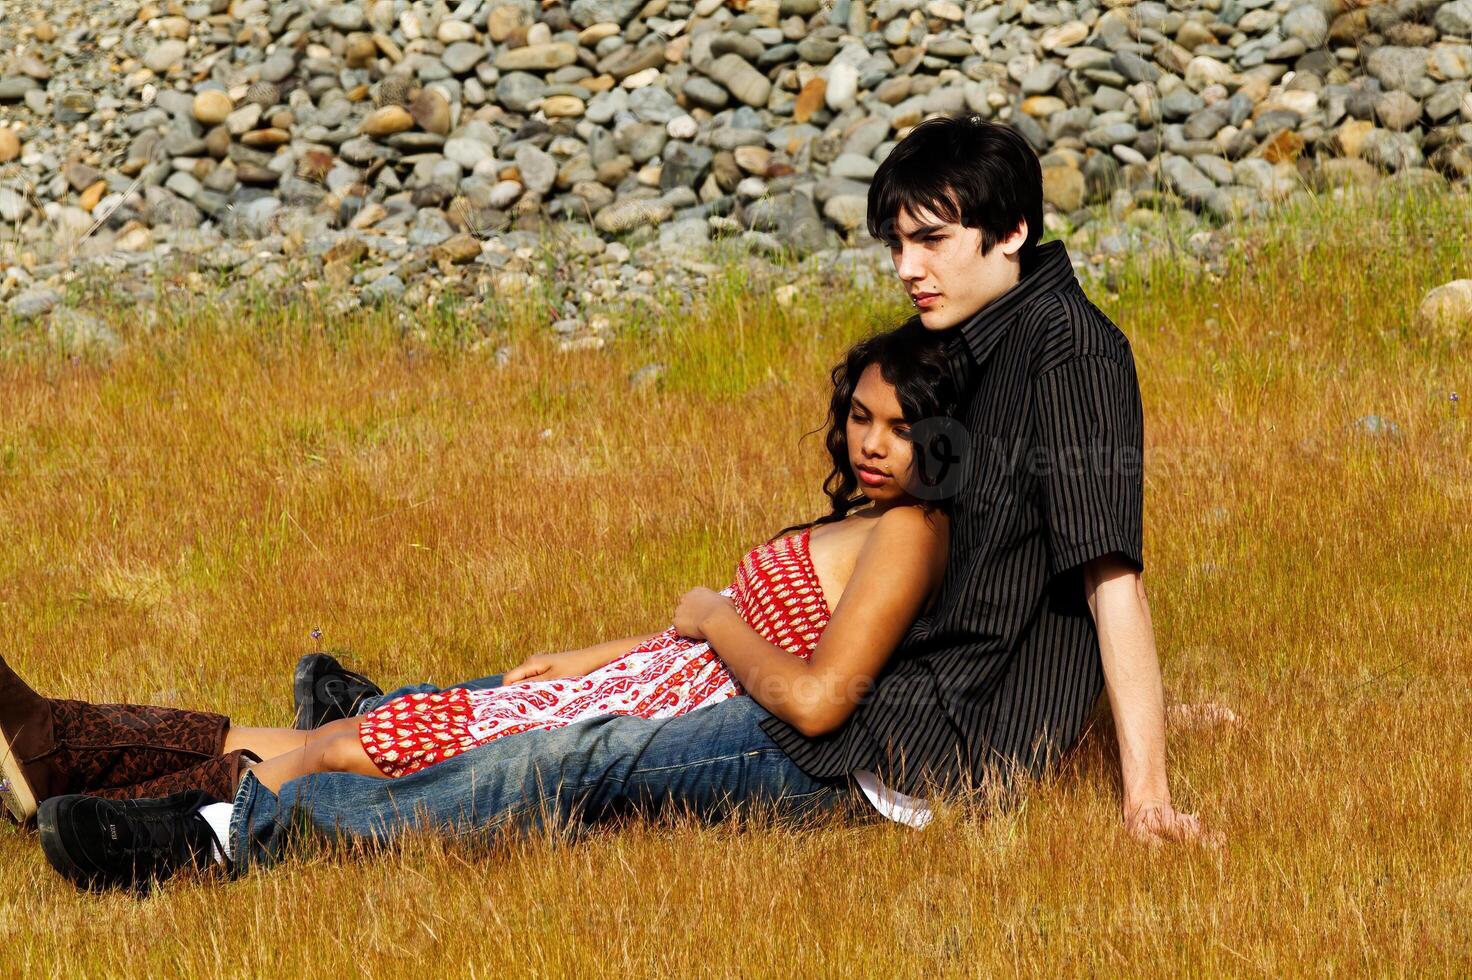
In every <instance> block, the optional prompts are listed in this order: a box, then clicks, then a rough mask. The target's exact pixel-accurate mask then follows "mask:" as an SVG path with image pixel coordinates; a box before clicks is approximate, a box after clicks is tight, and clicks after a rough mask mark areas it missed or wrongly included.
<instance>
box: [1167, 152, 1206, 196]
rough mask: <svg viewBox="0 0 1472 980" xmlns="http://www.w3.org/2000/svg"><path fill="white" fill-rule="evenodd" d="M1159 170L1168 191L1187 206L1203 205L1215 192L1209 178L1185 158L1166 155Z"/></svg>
mask: <svg viewBox="0 0 1472 980" xmlns="http://www.w3.org/2000/svg"><path fill="white" fill-rule="evenodd" d="M1160 169H1161V172H1162V173H1163V174H1164V175H1165V180H1166V183H1167V184H1169V185H1170V189H1171V190H1173V191H1175V192H1176V193H1177V194H1178V195H1180V197H1181V199H1182V200H1184V201H1186V202H1187V203H1189V204H1195V205H1202V204H1205V203H1206V200H1207V198H1208V197H1210V195H1211V193H1212V192H1213V191H1215V190H1216V184H1215V183H1213V182H1212V180H1211V178H1210V177H1208V176H1206V174H1204V173H1202V172H1201V171H1200V170H1198V169H1197V168H1196V166H1195V165H1194V164H1193V163H1191V161H1190V160H1187V159H1186V158H1185V157H1178V156H1170V155H1167V156H1165V157H1163V158H1162V160H1161V168H1160Z"/></svg>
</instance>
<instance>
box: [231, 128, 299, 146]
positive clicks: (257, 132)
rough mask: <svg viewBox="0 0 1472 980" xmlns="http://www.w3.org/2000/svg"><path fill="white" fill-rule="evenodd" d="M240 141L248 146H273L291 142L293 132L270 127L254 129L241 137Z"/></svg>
mask: <svg viewBox="0 0 1472 980" xmlns="http://www.w3.org/2000/svg"><path fill="white" fill-rule="evenodd" d="M240 142H241V143H243V144H245V145H246V146H254V147H257V148H262V147H264V148H271V147H276V146H281V145H283V144H285V143H290V142H291V134H290V133H288V132H287V131H286V130H284V129H276V128H274V127H268V128H266V129H253V130H251V131H250V132H248V133H245V134H243V135H242V136H241V137H240Z"/></svg>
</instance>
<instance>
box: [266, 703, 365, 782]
mask: <svg viewBox="0 0 1472 980" xmlns="http://www.w3.org/2000/svg"><path fill="white" fill-rule="evenodd" d="M358 724H359V722H358V719H356V718H344V719H342V720H341V721H336V722H333V723H332V724H331V725H324V726H323V727H322V728H319V729H317V730H316V731H314V732H311V733H310V734H311V736H313V737H311V738H309V739H308V740H307V742H306V744H305V745H303V746H301V747H300V748H298V749H295V750H293V751H291V752H287V753H285V754H284V755H278V756H276V757H275V758H271V759H267V760H266V761H264V762H261V763H259V764H257V765H254V766H252V767H251V768H250V771H251V772H252V773H254V774H255V777H256V779H258V780H260V782H261V785H262V786H265V787H266V788H267V789H269V790H270V791H271V792H273V793H277V792H280V790H281V787H282V786H284V785H285V784H287V783H289V782H291V780H293V779H298V778H300V777H302V776H308V775H311V774H312V773H314V772H351V773H356V774H358V775H360V776H377V777H378V778H380V779H387V778H388V777H387V776H385V775H384V773H383V771H382V770H381V769H379V768H378V767H377V766H376V765H374V764H373V760H372V759H370V758H369V757H368V753H367V752H365V751H364V750H363V742H362V740H361V739H360V738H359V737H358ZM297 734H298V735H300V734H302V733H301V732H298V733H297Z"/></svg>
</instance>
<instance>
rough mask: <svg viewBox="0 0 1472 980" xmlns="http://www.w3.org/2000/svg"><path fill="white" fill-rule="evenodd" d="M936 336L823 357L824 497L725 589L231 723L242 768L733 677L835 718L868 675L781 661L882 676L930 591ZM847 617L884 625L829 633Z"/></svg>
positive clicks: (939, 360)
mask: <svg viewBox="0 0 1472 980" xmlns="http://www.w3.org/2000/svg"><path fill="white" fill-rule="evenodd" d="M943 347H944V341H943V339H942V337H941V335H939V334H937V333H935V332H932V331H928V330H926V329H925V328H924V327H923V326H922V325H921V324H920V323H919V322H918V321H914V320H912V321H909V322H907V323H906V324H904V325H903V326H901V327H899V328H897V329H895V330H892V331H889V332H887V333H882V334H879V335H876V336H874V337H871V338H869V339H867V340H864V341H862V342H860V343H858V344H856V345H855V346H854V347H852V348H851V349H850V350H849V351H848V352H847V354H846V356H845V357H844V359H843V361H842V362H841V363H839V364H838V365H837V366H836V367H835V368H834V369H833V371H832V382H833V392H832V396H831V399H830V403H829V418H828V426H827V434H826V446H827V450H828V453H829V455H830V457H831V459H832V464H833V467H832V470H831V472H830V473H829V475H828V477H827V479H826V480H825V481H824V492H825V493H826V495H827V496H828V498H829V500H830V502H831V506H830V511H829V513H827V514H825V515H823V516H822V517H819V518H817V519H816V520H813V521H810V522H807V523H805V524H799V525H794V526H792V527H789V528H785V529H784V530H783V531H782V532H779V535H778V537H775V538H773V539H772V540H770V541H768V542H766V543H764V544H762V545H760V546H758V547H757V548H755V549H753V550H752V551H750V552H749V553H748V554H747V555H746V556H745V557H744V558H743V559H742V560H741V562H740V564H739V565H738V566H737V569H736V576H735V581H734V583H733V584H732V585H731V586H730V587H729V588H727V589H725V590H724V591H722V592H720V593H715V592H712V591H710V590H708V589H694V590H692V591H691V592H689V593H687V594H686V595H685V596H684V597H682V599H681V600H680V602H679V604H678V606H677V608H676V610H675V616H674V623H673V625H671V626H670V627H668V628H667V629H665V630H663V631H661V632H658V633H655V634H652V635H648V636H636V637H628V638H624V639H619V640H612V641H609V642H606V643H600V644H598V645H596V646H591V647H586V648H584V649H581V650H571V651H566V652H563V653H555V654H538V655H536V656H533V657H530V658H528V659H527V660H525V661H524V662H523V663H521V664H520V665H518V666H517V667H515V668H513V669H512V670H510V671H508V672H507V673H506V674H505V676H504V678H503V686H501V687H497V688H492V689H489V690H474V691H472V690H464V689H458V688H457V689H450V690H445V691H440V692H436V693H432V694H411V695H407V696H404V697H401V698H397V699H395V700H394V701H391V702H389V703H388V704H385V705H383V706H382V707H380V708H379V709H377V710H376V711H373V712H370V713H369V714H366V715H363V716H361V717H353V718H346V719H343V720H341V721H337V722H333V723H331V724H328V725H326V726H323V727H322V728H318V729H316V730H314V731H310V732H302V731H298V730H295V729H249V730H239V731H235V732H233V734H232V732H226V733H225V735H224V736H223V741H222V745H231V746H233V747H235V748H238V749H248V750H250V751H251V752H253V753H254V754H255V755H257V756H259V757H261V758H262V759H264V761H262V762H259V763H258V764H256V765H254V766H252V767H251V771H252V772H253V773H254V774H255V776H256V777H257V778H258V779H259V780H260V781H261V782H262V784H264V785H265V786H266V787H267V788H269V789H271V790H273V791H275V790H279V789H280V787H281V786H282V785H283V784H284V783H286V782H287V781H289V780H291V779H295V778H297V777H299V776H303V775H306V774H309V773H313V772H334V771H335V772H352V773H360V774H363V775H369V776H378V777H385V778H392V777H397V776H402V775H406V774H408V773H412V772H416V771H418V770H420V769H423V768H425V767H427V766H431V765H434V764H435V763H437V762H440V761H443V760H444V759H448V758H451V757H452V756H455V755H458V754H460V753H462V752H465V751H467V750H469V749H471V748H474V747H476V746H478V745H483V744H485V743H487V742H489V741H491V740H493V739H496V738H500V737H503V736H506V735H512V734H516V733H519V732H525V731H530V730H535V729H546V728H555V727H559V726H562V725H567V724H570V723H572V722H575V721H578V720H580V719H584V718H589V717H594V716H597V715H605V714H636V715H641V716H644V717H652V718H658V717H667V716H671V715H679V714H684V713H685V712H688V711H692V710H695V709H697V708H700V707H702V706H704V705H709V704H714V703H716V702H718V701H721V700H724V699H726V698H730V697H734V696H736V695H737V694H741V693H749V694H751V696H752V697H753V698H754V699H755V700H756V701H758V702H759V703H761V704H762V706H763V707H765V708H767V710H769V711H771V712H772V713H773V714H776V715H778V716H779V717H782V718H784V720H787V721H789V722H790V723H793V724H794V725H797V726H798V727H800V728H803V729H808V730H812V731H815V732H816V731H821V730H826V729H828V728H832V727H836V725H837V724H838V723H841V721H842V719H843V718H846V717H847V714H848V713H849V711H851V710H852V707H853V706H854V705H855V704H857V702H858V700H859V699H860V698H861V697H862V696H863V694H864V693H865V692H863V691H855V690H847V691H831V690H824V689H822V686H821V685H820V684H819V685H814V684H798V683H795V680H796V677H795V676H794V675H792V674H791V673H789V672H786V671H784V669H783V668H786V667H790V666H791V665H792V664H793V662H792V661H788V660H787V659H786V658H787V657H788V656H790V657H793V658H799V659H801V660H804V661H809V662H810V663H811V664H813V665H815V666H816V665H817V664H818V663H820V662H836V661H838V660H839V659H840V658H844V657H864V658H868V659H871V660H874V661H875V662H873V663H865V664H863V665H861V666H862V667H864V670H863V673H864V674H866V675H867V676H876V675H877V674H878V673H879V672H880V670H881V669H882V667H883V663H884V660H886V659H887V658H888V656H889V654H890V653H891V652H892V651H893V649H894V647H895V646H896V645H897V644H898V642H899V640H900V638H901V637H902V636H903V634H904V632H905V630H906V629H908V627H909V625H910V622H911V621H912V620H913V619H914V618H915V616H917V615H918V614H920V613H921V612H922V611H923V609H924V608H925V607H926V606H927V605H928V603H929V602H930V601H931V600H932V599H933V598H934V596H935V593H936V590H937V589H938V587H939V583H940V579H941V573H942V570H943V569H944V568H945V560H946V550H947V535H948V521H947V518H946V515H945V506H944V501H938V500H932V499H930V498H934V497H936V496H937V494H936V493H935V491H934V488H933V487H930V486H928V485H927V484H926V483H925V480H924V478H923V474H924V472H925V466H924V462H925V459H924V457H925V452H926V447H925V446H924V445H922V444H921V443H919V442H916V441H912V439H911V433H910V428H911V426H912V425H913V424H914V423H915V422H917V421H919V420H920V419H927V418H934V417H938V416H943V415H948V414H950V413H951V411H952V409H953V408H954V400H955V393H954V390H953V387H952V384H951V380H950V379H951V375H950V372H949V370H948V367H947V364H946V355H945V352H944V349H943ZM897 563H898V564H899V565H900V566H902V567H908V568H913V569H914V570H915V574H914V575H912V576H909V577H908V578H907V579H906V580H905V584H904V585H903V586H901V587H899V588H896V587H895V586H893V585H891V584H886V585H883V586H880V585H879V584H878V583H879V581H880V580H884V581H886V582H892V581H893V576H892V575H880V574H879V573H878V572H877V570H878V569H880V568H886V569H890V570H892V569H893V568H894V567H895V566H896V564H897ZM835 625H836V626H837V629H836V630H835V629H834V627H835ZM844 630H848V631H850V635H852V631H856V630H857V631H863V632H864V633H865V634H866V635H870V636H872V635H873V634H874V633H876V632H878V633H880V634H882V635H884V636H885V637H886V638H887V639H888V640H889V642H887V643H882V644H874V643H869V644H843V643H841V642H839V641H835V643H833V644H830V645H828V646H825V645H824V644H823V643H822V638H823V637H824V636H825V635H828V636H832V635H835V634H837V635H840V636H841V635H842V634H843V632H844ZM708 632H709V633H712V634H716V633H718V634H719V638H717V636H715V635H711V636H708V635H707V633H708ZM732 644H741V645H743V646H744V647H750V646H751V645H756V646H757V647H764V648H765V649H767V650H769V651H772V652H778V651H780V653H781V654H782V656H780V657H775V658H771V657H769V658H768V660H767V661H766V662H767V663H769V664H772V665H773V666H772V668H771V669H768V670H766V671H765V672H763V673H761V674H759V675H757V676H756V679H757V683H756V684H755V685H748V686H752V687H753V689H751V690H745V689H744V688H743V685H742V684H741V683H739V682H738V681H737V680H736V678H735V677H733V676H732V673H731V672H730V671H729V670H728V669H727V668H726V666H725V665H724V664H723V662H722V661H721V659H720V655H721V649H722V648H723V647H726V648H727V649H728V650H729V649H730V646H731V645H732ZM876 649H882V653H876V652H873V651H874V650H876ZM855 651H869V652H855ZM743 659H746V658H743ZM846 673H851V672H846ZM747 676H748V680H751V677H752V675H751V674H749V673H748V675H747ZM17 681H18V679H17ZM242 771H243V768H242ZM215 795H216V797H217V798H222V799H224V798H228V795H229V794H221V793H216V794H215Z"/></svg>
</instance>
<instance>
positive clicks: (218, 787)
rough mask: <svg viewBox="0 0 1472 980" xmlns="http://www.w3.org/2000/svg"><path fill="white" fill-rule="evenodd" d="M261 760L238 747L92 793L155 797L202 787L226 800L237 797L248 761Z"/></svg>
mask: <svg viewBox="0 0 1472 980" xmlns="http://www.w3.org/2000/svg"><path fill="white" fill-rule="evenodd" d="M247 759H249V760H250V761H252V762H260V761H261V760H260V758H259V757H258V756H256V755H255V754H254V753H253V752H250V751H248V750H246V749H236V750H235V751H234V752H231V753H228V754H226V755H217V756H215V757H214V758H213V759H206V760H205V761H204V762H198V763H195V764H194V765H193V766H190V767H189V768H188V769H180V770H179V771H178V772H171V773H168V774H166V775H163V776H158V777H156V778H154V779H150V780H147V781H146V782H141V783H134V784H132V785H130V786H117V787H113V788H111V789H100V790H93V791H92V792H90V793H88V794H87V795H89V796H100V797H103V798H104V799H109V800H152V799H158V798H161V797H165V796H173V795H174V794H175V793H182V792H184V791H185V790H191V789H202V790H204V791H205V792H206V793H208V794H209V795H210V796H212V797H214V798H215V799H217V800H222V801H224V802H226V803H228V802H230V801H231V800H233V799H235V791H236V789H237V788H239V785H240V773H241V770H242V769H243V768H244V765H245V762H246V760H247Z"/></svg>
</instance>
